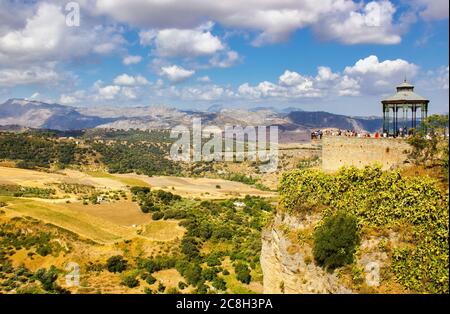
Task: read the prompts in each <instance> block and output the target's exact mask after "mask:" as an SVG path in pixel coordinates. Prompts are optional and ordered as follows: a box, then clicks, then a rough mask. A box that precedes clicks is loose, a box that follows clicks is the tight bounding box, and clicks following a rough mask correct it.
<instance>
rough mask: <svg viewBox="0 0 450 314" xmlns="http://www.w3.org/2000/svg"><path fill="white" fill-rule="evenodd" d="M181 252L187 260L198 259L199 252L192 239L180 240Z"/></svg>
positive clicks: (196, 244) (195, 241) (194, 240)
mask: <svg viewBox="0 0 450 314" xmlns="http://www.w3.org/2000/svg"><path fill="white" fill-rule="evenodd" d="M181 252H183V254H185V255H186V256H187V257H188V258H189V259H195V258H198V257H199V254H200V250H199V249H198V242H197V240H196V239H195V238H193V237H184V238H183V240H181Z"/></svg>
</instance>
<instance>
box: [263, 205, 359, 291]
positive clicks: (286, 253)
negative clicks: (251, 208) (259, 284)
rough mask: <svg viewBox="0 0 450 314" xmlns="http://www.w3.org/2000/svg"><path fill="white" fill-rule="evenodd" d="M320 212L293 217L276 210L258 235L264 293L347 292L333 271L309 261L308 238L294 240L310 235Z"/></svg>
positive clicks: (310, 253) (310, 254)
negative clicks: (260, 240)
mask: <svg viewBox="0 0 450 314" xmlns="http://www.w3.org/2000/svg"><path fill="white" fill-rule="evenodd" d="M319 220H320V215H318V214H310V215H306V216H305V217H302V218H300V217H295V216H292V215H289V214H286V213H281V212H278V213H277V214H276V215H275V218H274V220H273V222H272V224H271V225H269V226H268V227H267V228H266V229H265V230H264V231H263V234H262V250H261V267H262V270H263V274H264V293H286V294H304V293H351V292H352V291H351V290H350V289H348V288H346V287H344V286H343V285H342V284H340V283H339V279H338V277H337V275H336V274H335V273H328V272H326V271H325V270H323V269H322V268H321V267H319V266H316V265H315V264H314V262H313V257H312V247H311V245H310V244H309V243H308V240H305V241H301V242H299V241H297V240H296V239H298V237H301V235H302V234H303V233H304V234H305V235H306V234H310V231H311V230H312V229H313V228H314V225H315V224H316V223H317V222H318V221H319Z"/></svg>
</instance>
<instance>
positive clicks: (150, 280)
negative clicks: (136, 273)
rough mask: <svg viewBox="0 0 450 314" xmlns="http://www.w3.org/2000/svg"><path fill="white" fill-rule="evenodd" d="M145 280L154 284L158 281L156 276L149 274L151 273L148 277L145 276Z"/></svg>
mask: <svg viewBox="0 0 450 314" xmlns="http://www.w3.org/2000/svg"><path fill="white" fill-rule="evenodd" d="M145 281H146V282H147V283H148V284H149V285H152V284H154V283H155V282H156V278H155V277H153V276H152V275H151V274H149V275H148V276H147V278H145Z"/></svg>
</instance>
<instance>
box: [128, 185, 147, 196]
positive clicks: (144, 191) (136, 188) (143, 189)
mask: <svg viewBox="0 0 450 314" xmlns="http://www.w3.org/2000/svg"><path fill="white" fill-rule="evenodd" d="M130 191H131V193H133V194H138V193H142V194H148V193H150V188H149V187H144V186H133V187H131V189H130Z"/></svg>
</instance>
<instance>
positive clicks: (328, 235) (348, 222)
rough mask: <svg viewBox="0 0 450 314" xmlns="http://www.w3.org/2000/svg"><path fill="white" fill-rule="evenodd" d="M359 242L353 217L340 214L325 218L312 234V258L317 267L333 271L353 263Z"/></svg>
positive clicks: (355, 221)
mask: <svg viewBox="0 0 450 314" xmlns="http://www.w3.org/2000/svg"><path fill="white" fill-rule="evenodd" d="M358 242H359V235H358V225H357V220H356V218H355V217H354V216H352V215H348V214H347V213H344V212H340V213H337V214H335V215H333V216H331V217H327V218H326V219H325V220H324V221H323V223H322V224H321V225H320V226H319V227H318V228H317V229H316V230H315V232H314V250H313V253H314V258H315V259H316V261H317V262H318V264H319V265H321V266H324V267H326V268H330V269H334V268H337V267H341V266H344V265H347V264H350V263H352V262H353V258H354V254H355V251H356V248H357V245H358Z"/></svg>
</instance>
